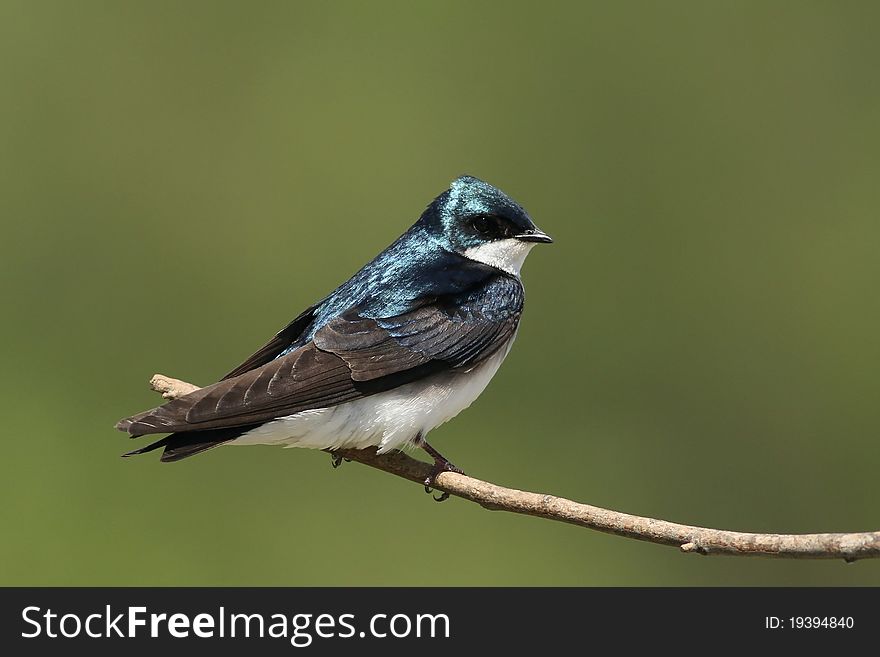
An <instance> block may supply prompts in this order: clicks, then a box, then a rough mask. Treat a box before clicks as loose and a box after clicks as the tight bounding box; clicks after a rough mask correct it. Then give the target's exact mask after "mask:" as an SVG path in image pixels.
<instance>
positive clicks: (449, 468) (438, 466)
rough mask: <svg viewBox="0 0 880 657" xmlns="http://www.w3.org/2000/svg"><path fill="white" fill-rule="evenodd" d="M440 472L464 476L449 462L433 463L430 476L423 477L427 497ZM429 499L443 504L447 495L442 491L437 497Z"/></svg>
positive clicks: (431, 491)
mask: <svg viewBox="0 0 880 657" xmlns="http://www.w3.org/2000/svg"><path fill="white" fill-rule="evenodd" d="M441 472H455V473H458V474H464V472H462V470H461V469H460V468H457V467H455V466H454V465H452V464H451V463H450V462H449V461H436V462H435V463H434V467H433V468H431V472H430V474H428V476H427V477H425V492H426V493H427V494H428V495H431V493H433V492H434V489H433V488H431V487H432V486H433V485H434V481H435V480H436V479H437V477H438V476H439V475H440V473H441ZM431 497H433V498H434V501H435V502H445V501H446V500H448V499H449V493H447V492H446V491H445V490H444V491H440V495H439V496H436V495H431Z"/></svg>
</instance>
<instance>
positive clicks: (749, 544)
mask: <svg viewBox="0 0 880 657" xmlns="http://www.w3.org/2000/svg"><path fill="white" fill-rule="evenodd" d="M150 387H151V388H152V389H153V390H155V391H156V392H160V393H162V396H163V397H164V398H165V399H176V398H177V397H182V396H183V395H185V394H188V393H190V392H192V391H194V390H198V386H194V385H192V384H191V383H185V382H183V381H178V380H177V379H172V378H169V377H166V376H163V375H161V374H157V375H155V376H154V377H153V378H152V380H151V381H150ZM334 454H336V455H338V456H342V457H343V458H346V459H350V460H352V461H357V462H358V463H362V464H364V465H368V466H370V467H373V468H377V469H378V470H382V471H384V472H388V473H389V474H393V475H396V476H398V477H402V478H404V479H408V480H409V481H413V482H415V483H418V484H422V483H423V482H424V480H425V478H426V477H427V476H428V473H429V472H430V470H431V466H430V465H429V464H427V463H424V462H422V461H417V460H416V459H414V458H412V457H410V456H408V455H406V454H404V453H403V452H393V453H390V454H381V455H380V454H376V450H375V449H363V450H361V449H341V450H337V451H335V452H334ZM435 488H437V489H438V490H441V491H445V492H447V493H449V494H450V495H455V496H456V497H461V498H463V499H466V500H470V501H471V502H476V503H477V504H479V505H480V506H482V507H483V508H485V509H489V510H492V511H510V512H511V513H521V514H524V515H528V516H537V517H539V518H546V519H547V520H558V521H560V522H567V523H570V524H572V525H578V526H580V527H587V528H588V529H595V530H598V531H600V532H606V533H608V534H616V535H618V536H625V537H627V538H634V539H637V540H640V541H648V542H649V543H659V544H661V545H672V546H675V547H678V548H679V549H680V550H681V551H682V552H685V553H693V554H709V555H714V554H725V555H731V556H762V557H785V558H794V559H844V560H845V561H847V562H852V561H855V560H856V559H867V558H877V557H880V531H876V532H861V533H853V534H750V533H745V532H734V531H727V530H723V529H708V528H706V527H691V526H689V525H680V524H678V523H675V522H668V521H666V520H656V519H654V518H644V517H641V516H634V515H630V514H628V513H620V512H618V511H611V510H609V509H602V508H600V507H596V506H591V505H589V504H581V503H580V502H573V501H571V500H567V499H565V498H562V497H556V496H554V495H545V494H541V493H529V492H526V491H521V490H516V489H514V488H505V487H503V486H498V485H496V484H492V483H489V482H488V481H481V480H479V479H474V478H473V477H468V476H466V475H462V474H457V473H454V472H443V473H441V474H440V475H438V476H437V480H436V485H435Z"/></svg>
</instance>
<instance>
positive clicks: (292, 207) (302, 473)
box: [0, 0, 880, 585]
mask: <svg viewBox="0 0 880 657" xmlns="http://www.w3.org/2000/svg"><path fill="white" fill-rule="evenodd" d="M878 21H880V9H878V5H877V4H876V3H862V4H860V3H855V2H848V3H830V2H812V3H808V2H787V3H783V2H721V3H719V2H674V3H660V2H618V3H610V2H609V3H605V2H602V3H574V2H571V3H553V2H544V3H526V2H521V3H504V4H502V3H498V2H482V3H474V2H430V3H429V2H394V3H389V2H384V3H379V2H370V3H361V2H335V3H325V2H257V3H246V2H186V3H179V2H87V1H81V2H76V3H69V2H60V1H59V2H30V1H27V2H25V1H21V2H10V1H8V0H3V2H2V3H0V83H2V103H0V217H2V219H0V220H2V222H3V223H2V235H3V238H2V246H0V249H2V253H0V267H2V283H0V284H2V286H3V299H4V304H3V307H4V309H5V310H4V316H3V320H4V321H3V322H2V326H0V338H2V344H3V345H4V347H3V354H4V355H3V364H4V375H3V377H2V382H0V386H2V387H0V394H2V399H3V402H2V404H3V434H2V437H3V476H2V478H0V491H2V495H3V497H2V503H0V528H2V540H0V583H2V584H7V585H11V584H19V585H67V584H90V585H176V584H187V585H195V584H201V585H276V584H277V585H348V584H403V585H427V584H430V585H446V584H459V585H496V584H497V585H703V584H717V585H745V584H751V585H758V584H774V585H777V584H780V585H781V584H797V585H806V584H822V585H827V584H873V585H878V584H880V561H877V562H870V561H869V562H859V563H856V564H853V565H845V564H844V563H842V562H798V561H774V560H762V559H731V558H694V557H685V556H682V555H680V554H678V553H677V552H676V551H675V550H673V549H669V548H664V547H659V546H654V545H649V544H643V543H639V542H635V541H631V540H626V539H621V538H616V537H612V536H606V535H603V534H598V533H595V532H591V531H587V530H584V529H580V528H576V527H570V526H566V525H561V524H555V523H551V522H547V521H542V520H537V519H532V518H525V517H518V516H513V515H506V514H501V513H489V512H487V511H484V510H482V509H480V508H479V507H477V506H475V505H472V504H469V503H466V502H463V501H460V500H453V501H450V502H447V503H446V504H442V505H438V504H434V503H433V502H431V500H430V499H429V498H428V497H427V496H426V495H425V494H424V493H423V492H422V491H421V490H420V488H418V487H417V486H414V485H412V484H409V483H407V482H404V481H403V480H399V479H396V478H394V477H390V476H386V475H383V474H381V473H378V472H375V471H372V470H370V469H368V468H364V467H361V466H358V465H357V464H349V465H346V466H345V467H343V468H341V469H340V470H338V471H333V470H332V469H331V468H330V463H329V457H328V456H327V455H326V454H323V453H320V452H309V451H305V450H303V451H300V450H280V449H277V448H269V447H252V448H223V449H218V450H214V451H212V452H209V453H207V454H205V455H203V456H200V457H198V458H194V459H191V460H187V461H185V462H182V463H178V464H172V465H165V464H160V463H159V462H158V459H157V458H155V455H151V456H146V457H141V458H139V459H131V460H121V459H120V458H119V454H120V453H122V452H123V451H126V450H128V449H131V448H132V447H133V446H135V445H140V444H144V443H143V442H138V443H132V442H130V441H128V440H127V439H126V438H125V437H124V436H123V435H122V434H120V433H117V432H115V431H113V429H112V425H113V423H114V422H115V421H116V420H117V419H119V418H120V417H123V416H125V415H128V414H130V413H132V412H135V411H139V410H142V409H144V408H146V407H149V406H153V405H155V404H156V403H158V401H159V400H158V397H157V396H156V395H155V394H154V393H151V392H150V391H149V390H148V388H147V379H148V378H149V377H150V375H151V374H153V373H154V372H164V373H167V374H171V375H174V376H178V377H181V378H185V379H188V380H190V381H193V382H196V383H201V384H205V383H209V382H211V381H214V380H216V379H217V378H218V377H219V376H220V375H222V374H223V373H224V372H226V371H227V370H229V369H230V368H231V367H232V366H234V365H235V364H237V363H238V362H240V361H241V360H242V359H243V358H244V357H245V356H247V355H248V354H249V353H251V352H252V351H253V350H254V349H255V348H256V347H258V346H259V345H260V344H262V342H263V341H265V340H266V339H267V338H268V337H269V336H270V335H272V334H273V333H274V332H275V331H276V330H277V329H279V328H280V327H281V326H283V325H284V324H285V323H286V322H287V321H288V320H289V319H291V318H292V317H293V316H294V315H296V314H297V313H298V312H299V311H300V310H302V309H303V308H304V307H305V306H307V305H308V304H310V303H311V302H313V301H314V300H316V299H318V298H320V297H321V296H323V295H324V294H326V293H327V292H329V291H330V290H332V289H333V288H334V287H335V286H336V285H338V284H339V283H340V282H342V281H343V280H344V279H345V278H347V277H348V276H349V275H350V274H351V273H353V272H354V271H355V270H356V269H358V268H359V267H360V266H361V265H362V264H364V263H365V262H366V261H367V260H369V259H370V258H372V257H373V256H374V255H375V254H376V253H377V252H378V251H379V250H380V249H382V248H383V247H384V246H386V245H387V244H388V243H389V242H391V241H392V240H393V239H394V238H395V237H397V235H398V234H400V233H401V232H402V231H403V230H404V229H406V228H407V227H408V226H409V225H410V224H411V223H412V221H414V220H415V219H416V218H417V216H418V215H419V213H420V212H421V210H422V209H423V208H424V206H425V205H426V204H427V203H428V202H429V201H430V200H431V199H432V198H433V197H434V196H435V195H436V194H438V193H440V192H441V191H442V190H443V189H445V187H446V186H447V185H448V183H449V181H450V180H452V179H453V178H454V177H456V176H457V175H459V174H461V173H465V172H467V173H471V174H473V175H477V176H480V177H482V178H484V179H486V180H488V181H490V182H492V183H494V184H497V185H499V186H500V187H502V188H503V189H504V190H506V191H508V192H509V193H510V194H511V195H512V196H514V197H515V198H516V199H517V200H519V201H520V202H521V203H522V204H523V205H525V207H526V208H527V209H528V210H529V211H530V212H531V214H532V216H533V217H534V218H535V220H536V222H537V223H538V225H539V226H541V227H542V228H543V229H545V230H546V231H547V232H549V233H550V234H552V235H553V236H554V237H555V238H556V244H554V245H553V246H551V247H546V248H539V249H536V250H535V252H534V254H533V255H532V256H531V258H530V259H529V262H528V263H527V265H526V267H525V270H524V279H525V283H526V287H527V291H528V302H527V311H526V314H525V317H524V320H523V323H522V327H521V330H520V334H519V338H518V341H517V344H516V347H515V348H514V350H513V352H512V355H511V357H510V358H508V360H507V362H506V363H505V365H504V367H503V368H502V369H501V371H500V373H499V375H498V376H497V377H496V378H495V380H494V382H493V383H492V384H491V385H490V386H489V388H488V390H487V391H486V393H485V394H484V395H483V396H482V398H481V399H480V401H479V402H478V403H476V404H475V405H474V406H473V407H472V408H471V409H470V410H468V411H467V412H466V413H464V414H463V415H462V416H460V417H459V418H458V419H457V420H455V421H454V422H452V423H450V424H448V425H446V426H444V427H442V428H441V429H439V430H437V431H436V432H435V433H434V434H432V436H433V440H432V442H434V444H435V445H436V446H437V447H438V448H439V449H441V450H442V451H443V452H444V453H447V454H448V455H449V456H450V458H452V459H453V460H454V461H455V462H456V463H458V464H459V465H461V466H462V467H464V468H465V469H466V470H467V471H468V472H469V473H471V474H473V475H475V476H478V477H481V478H486V479H489V480H492V481H496V482H498V483H502V484H507V485H512V486H516V487H520V488H525V489H531V490H538V491H546V492H553V493H556V494H559V495H564V496H568V497H571V498H574V499H578V500H583V501H588V502H591V503H593V504H597V505H602V506H608V507H611V508H615V509H620V510H625V511H629V512H632V513H638V514H644V515H650V516H656V517H662V518H667V519H671V520H676V521H680V522H685V523H692V524H701V525H709V526H715V527H724V528H730V529H742V530H752V531H776V532H810V531H849V530H852V531H855V530H869V529H877V528H878V527H880V513H878V499H877V491H878V487H877V481H878V478H877V472H878V467H880V436H878V433H880V412H878V409H880V406H878V399H880V379H878V375H877V368H878V363H880V309H878V295H877V282H878V278H880V260H878V256H877V252H878V241H880V221H878V211H880V185H878V180H880V76H878V75H877V70H878V64H880V41H878V39H877V29H876V27H877V24H878Z"/></svg>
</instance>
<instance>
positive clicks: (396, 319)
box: [118, 275, 523, 436]
mask: <svg viewBox="0 0 880 657" xmlns="http://www.w3.org/2000/svg"><path fill="white" fill-rule="evenodd" d="M522 306H523V294H522V286H521V285H520V283H519V281H517V280H515V279H513V278H511V277H508V276H504V275H498V276H497V277H496V278H495V279H494V280H492V281H490V282H489V283H488V284H486V285H483V286H480V287H479V289H477V290H472V291H470V292H468V293H467V294H465V295H458V296H457V297H455V298H451V299H450V298H449V297H440V298H437V297H433V298H430V299H425V300H423V301H422V303H421V304H420V305H418V306H417V307H415V308H413V309H412V310H410V311H408V312H405V313H401V314H398V315H395V316H391V317H366V316H362V315H361V314H360V313H359V312H358V309H351V310H349V311H347V312H346V313H343V314H342V315H340V316H338V317H337V318H335V319H333V320H331V321H330V322H328V323H327V324H326V325H325V326H323V327H322V328H320V329H319V330H318V331H316V332H315V334H314V337H313V338H312V340H311V341H310V342H308V343H306V344H305V345H303V346H301V347H299V348H297V349H295V350H293V351H291V352H289V353H286V354H284V355H276V356H275V357H273V359H271V360H269V361H268V362H265V363H262V364H259V365H256V366H255V367H251V368H250V369H246V366H249V365H254V364H256V363H258V362H259V361H260V360H262V359H263V358H266V357H268V355H269V354H270V353H272V352H274V351H277V350H278V349H279V345H280V342H278V344H275V345H274V346H271V347H270V345H273V343H272V342H270V343H269V345H267V346H266V347H264V349H262V350H260V351H259V352H257V353H256V354H254V356H253V357H251V359H249V360H248V361H246V362H245V363H243V364H242V365H241V366H240V367H239V368H237V369H236V370H233V372H232V373H230V377H229V378H226V379H223V380H222V381H219V382H218V383H215V384H213V385H210V386H207V387H205V388H201V389H200V390H196V391H195V392H193V393H191V394H189V395H186V396H184V397H181V398H179V399H176V400H174V401H171V402H169V403H167V404H165V405H163V406H160V407H158V408H156V409H153V410H152V411H148V412H146V413H141V414H138V415H136V416H133V417H132V418H129V419H128V420H123V421H122V422H120V424H119V425H118V426H119V428H120V429H123V430H125V431H128V433H130V434H132V435H133V436H137V435H143V434H150V433H166V432H183V431H202V430H209V429H221V428H228V427H236V426H245V425H252V424H258V423H262V422H267V421H270V420H273V419H275V418H278V417H282V416H284V415H290V414H293V413H297V412H300V411H304V410H308V409H314V408H325V407H328V406H334V405H337V404H341V403H344V402H346V401H351V400H354V399H358V398H360V397H364V396H367V395H371V394H375V393H378V392H382V391H384V390H389V389H392V388H395V387H397V386H399V385H402V384H403V383H407V382H409V381H414V380H416V379H418V378H420V377H422V376H425V375H426V374H428V373H430V372H436V371H440V370H443V369H461V368H470V367H473V366H474V365H476V364H477V363H479V362H481V361H482V360H484V359H485V358H488V357H489V356H490V355H492V354H493V353H495V351H497V350H498V349H499V348H501V347H502V346H503V345H504V344H506V343H507V341H508V340H510V339H511V337H512V336H513V334H514V332H515V331H516V327H517V324H518V322H519V317H520V314H521V312H522ZM309 312H310V311H307V313H304V314H303V315H301V316H300V318H298V319H297V320H294V322H291V324H290V325H289V326H288V329H291V327H294V328H293V329H291V331H289V334H287V335H285V336H283V339H280V338H279V340H280V341H281V342H288V343H289V342H290V341H291V339H292V338H291V335H290V334H292V333H294V332H297V334H299V333H301V332H302V330H303V328H302V326H300V327H299V328H296V327H295V325H296V324H297V322H298V321H300V319H301V318H303V317H306V316H307V314H308V313H309ZM308 321H311V319H309V320H308ZM288 329H285V331H287V330H288ZM294 329H295V330H294ZM282 334H284V331H282V332H280V333H279V334H278V336H282ZM278 336H276V338H278ZM294 339H295V338H294ZM281 351H283V349H281ZM281 351H279V353H281ZM239 370H241V371H240V372H239V373H238V374H235V375H234V376H232V374H234V373H235V372H237V371H239Z"/></svg>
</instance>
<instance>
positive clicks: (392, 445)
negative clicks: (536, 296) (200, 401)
mask: <svg viewBox="0 0 880 657" xmlns="http://www.w3.org/2000/svg"><path fill="white" fill-rule="evenodd" d="M515 337H516V335H514V336H513V338H511V339H510V341H509V342H508V343H507V344H506V345H505V346H504V347H502V348H501V349H499V350H498V351H497V352H496V353H495V354H494V355H492V356H491V357H490V358H489V359H487V360H485V361H484V362H482V363H480V364H479V365H477V366H476V367H474V368H473V369H471V370H468V371H466V372H456V373H449V372H443V373H440V374H435V375H433V376H431V377H428V378H426V379H423V380H421V381H416V382H414V383H408V384H406V385H402V386H400V387H399V388H395V389H394V390H389V391H387V392H380V393H378V394H375V395H371V396H369V397H364V398H363V399H358V400H355V401H351V402H346V403H344V404H339V405H338V406H331V407H329V408H318V409H314V410H309V411H302V412H301V413H295V414H294V415H288V416H286V417H281V418H278V419H277V420H273V421H271V422H267V423H266V424H264V425H262V426H259V427H257V428H256V429H251V430H250V431H248V432H247V433H246V434H244V435H242V436H241V437H239V438H236V439H235V440H234V441H232V442H231V443H229V444H230V445H285V446H287V447H307V448H310V449H339V448H345V447H350V448H364V447H372V446H375V447H378V448H379V453H383V452H387V451H389V450H392V449H400V448H401V447H404V446H405V445H406V444H407V443H409V442H410V441H412V440H413V439H414V438H415V437H416V436H417V435H418V434H419V433H421V434H422V436H426V435H427V434H428V432H429V431H430V430H431V429H433V428H434V427H438V426H440V425H441V424H443V423H444V422H446V421H447V420H451V419H452V418H454V417H455V416H456V415H458V414H459V413H460V412H461V411H463V410H464V409H466V408H467V407H468V406H470V405H471V403H472V402H473V401H474V400H475V399H476V398H477V397H479V396H480V393H481V392H483V390H484V389H485V388H486V386H487V385H488V384H489V381H490V380H491V379H492V377H493V376H494V375H495V372H497V371H498V368H499V367H500V366H501V362H502V361H503V360H504V358H505V356H507V353H508V352H509V351H510V347H511V345H512V344H513V340H514V338H515Z"/></svg>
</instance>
